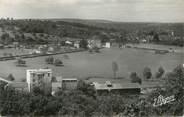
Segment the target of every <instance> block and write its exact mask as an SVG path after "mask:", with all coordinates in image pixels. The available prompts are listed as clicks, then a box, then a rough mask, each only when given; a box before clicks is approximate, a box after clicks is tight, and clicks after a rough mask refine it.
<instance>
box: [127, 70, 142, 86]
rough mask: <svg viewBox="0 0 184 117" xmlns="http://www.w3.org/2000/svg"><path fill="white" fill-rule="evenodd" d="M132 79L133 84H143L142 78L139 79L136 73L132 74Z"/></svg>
mask: <svg viewBox="0 0 184 117" xmlns="http://www.w3.org/2000/svg"><path fill="white" fill-rule="evenodd" d="M130 79H131V82H132V83H139V84H141V83H142V80H141V78H139V77H138V76H137V73H136V72H132V73H131V74H130Z"/></svg>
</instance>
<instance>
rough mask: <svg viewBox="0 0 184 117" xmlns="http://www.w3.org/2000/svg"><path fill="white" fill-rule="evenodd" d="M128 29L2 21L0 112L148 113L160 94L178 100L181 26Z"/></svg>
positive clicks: (58, 22) (181, 88)
mask: <svg viewBox="0 0 184 117" xmlns="http://www.w3.org/2000/svg"><path fill="white" fill-rule="evenodd" d="M129 25H130V24H128V28H130V29H129V30H128V29H126V28H127V27H126V25H123V26H122V27H123V28H124V30H123V29H118V28H117V29H116V28H115V29H113V28H112V29H111V28H110V29H108V28H99V27H93V26H89V25H84V24H80V23H70V22H64V21H52V20H51V21H50V20H32V19H25V20H14V19H1V20H0V39H1V40H0V69H1V70H0V91H1V92H2V93H1V92H0V115H1V113H2V115H12V113H13V114H17V115H19V113H20V112H22V115H29V114H30V115H31V114H32V115H33V116H36V115H58V116H63V115H66V116H68V115H71V116H83V117H85V116H89V117H90V116H96V115H97V116H101V115H107V116H114V115H116V116H120V115H121V114H125V115H129V114H130V115H131V114H133V115H134V116H142V115H143V116H146V115H148V114H149V112H150V110H155V112H157V110H156V108H155V107H154V106H153V101H154V100H155V99H157V98H159V96H160V95H161V94H162V95H164V97H165V98H166V99H167V96H173V95H174V96H175V95H179V97H180V91H183V87H182V86H180V83H176V84H174V85H173V86H172V85H171V84H172V81H173V80H174V81H175V82H180V80H181V79H182V75H180V74H182V73H183V71H182V70H183V68H182V67H181V63H182V61H183V60H182V59H183V52H184V51H183V43H182V40H183V33H181V32H180V30H178V27H179V28H180V26H178V25H176V26H175V25H174V24H173V26H172V25H171V27H169V26H168V25H167V24H163V27H162V26H161V27H162V30H161V29H160V27H159V28H158V27H157V29H155V30H152V25H155V24H152V25H147V24H141V25H140V24H136V25H137V27H138V28H137V27H134V26H132V25H130V26H129ZM142 25H143V27H147V28H142ZM160 25H161V24H160ZM139 26H140V27H139ZM150 26H151V27H150ZM165 26H166V27H167V26H168V27H167V28H166V29H165ZM153 27H154V26H153ZM173 27H174V28H173ZM131 28H132V29H131ZM133 28H135V29H133ZM175 28H176V29H175ZM148 29H149V30H148ZM173 78H176V79H173ZM168 79H169V80H168ZM175 85H176V87H177V88H178V89H177V90H179V91H178V92H179V93H178V92H175V90H174V91H173V90H172V89H170V87H172V88H173V87H174V88H175ZM178 85H179V86H178ZM168 87H169V88H168ZM162 92H164V93H162ZM168 92H169V93H168ZM1 94H2V95H1ZM10 95H11V96H10ZM162 95H161V96H162ZM1 96H2V97H1ZM8 96H10V97H8ZM19 96H20V97H19ZM180 99H181V97H180V98H179V100H180ZM174 100H175V98H174ZM177 102H179V101H177ZM177 102H176V103H177ZM23 103H24V104H23ZM50 103H51V104H50ZM173 103H174V104H175V102H173ZM173 103H171V104H170V103H169V104H168V105H169V106H172V104H173ZM16 104H17V105H18V107H19V109H17V110H16V109H12V108H15V107H16V106H15V105H16ZM22 104H23V105H22ZM37 104H38V105H37ZM109 104H110V105H109ZM6 105H8V106H6ZM27 105H28V106H27ZM86 105H87V106H86ZM1 107H2V108H1ZM106 107H107V108H106ZM138 108H139V109H138ZM178 108H180V106H179V107H178ZM147 109H148V110H147ZM142 110H143V111H142ZM81 111H82V112H81ZM158 112H160V111H158ZM174 112H177V111H175V110H174ZM150 113H151V112H150Z"/></svg>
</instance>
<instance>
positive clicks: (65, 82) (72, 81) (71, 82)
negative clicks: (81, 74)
mask: <svg viewBox="0 0 184 117" xmlns="http://www.w3.org/2000/svg"><path fill="white" fill-rule="evenodd" d="M77 84H78V80H77V78H65V79H62V89H63V90H73V89H76V88H77Z"/></svg>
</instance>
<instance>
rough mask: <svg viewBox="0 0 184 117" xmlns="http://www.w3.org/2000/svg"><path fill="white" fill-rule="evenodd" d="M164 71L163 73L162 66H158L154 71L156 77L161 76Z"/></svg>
mask: <svg viewBox="0 0 184 117" xmlns="http://www.w3.org/2000/svg"><path fill="white" fill-rule="evenodd" d="M164 73H165V70H164V69H163V67H159V68H158V71H157V72H156V78H161V77H162V76H163V74H164Z"/></svg>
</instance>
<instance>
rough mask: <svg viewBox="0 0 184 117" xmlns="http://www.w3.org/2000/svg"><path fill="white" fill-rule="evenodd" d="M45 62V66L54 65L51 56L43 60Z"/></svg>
mask: <svg viewBox="0 0 184 117" xmlns="http://www.w3.org/2000/svg"><path fill="white" fill-rule="evenodd" d="M45 62H46V63H47V64H53V63H54V57H53V56H49V57H47V58H46V59H45Z"/></svg>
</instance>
